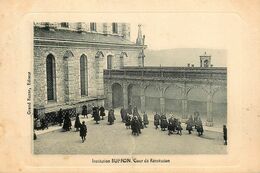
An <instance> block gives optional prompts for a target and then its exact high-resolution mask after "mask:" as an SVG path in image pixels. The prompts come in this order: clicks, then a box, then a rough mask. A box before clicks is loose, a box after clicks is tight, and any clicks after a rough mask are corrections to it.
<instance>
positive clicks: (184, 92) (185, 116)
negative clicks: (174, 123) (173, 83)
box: [181, 85, 188, 122]
mask: <svg viewBox="0 0 260 173" xmlns="http://www.w3.org/2000/svg"><path fill="white" fill-rule="evenodd" d="M181 118H182V121H183V122H186V120H187V119H188V96H187V90H186V85H185V86H184V88H183V89H182V116H181Z"/></svg>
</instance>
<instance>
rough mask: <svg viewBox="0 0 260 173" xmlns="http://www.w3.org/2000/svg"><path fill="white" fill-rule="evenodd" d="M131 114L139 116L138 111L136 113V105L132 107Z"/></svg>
mask: <svg viewBox="0 0 260 173" xmlns="http://www.w3.org/2000/svg"><path fill="white" fill-rule="evenodd" d="M133 116H140V115H139V113H138V109H137V107H136V106H135V107H134V109H133Z"/></svg>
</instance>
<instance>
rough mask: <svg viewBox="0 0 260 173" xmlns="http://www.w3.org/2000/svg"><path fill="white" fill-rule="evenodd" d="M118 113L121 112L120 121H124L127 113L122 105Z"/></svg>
mask: <svg viewBox="0 0 260 173" xmlns="http://www.w3.org/2000/svg"><path fill="white" fill-rule="evenodd" d="M120 114H121V119H122V122H123V123H125V121H126V116H127V115H126V114H127V111H126V110H125V108H124V107H122V109H121V110H120Z"/></svg>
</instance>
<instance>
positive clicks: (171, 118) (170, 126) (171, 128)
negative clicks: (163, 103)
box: [168, 115, 175, 135]
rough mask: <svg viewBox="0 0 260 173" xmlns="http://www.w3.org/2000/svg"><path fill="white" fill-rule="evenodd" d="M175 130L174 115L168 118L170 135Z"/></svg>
mask: <svg viewBox="0 0 260 173" xmlns="http://www.w3.org/2000/svg"><path fill="white" fill-rule="evenodd" d="M174 130H175V129H174V117H173V115H172V116H171V117H170V118H169V120H168V135H171V134H173V131H174Z"/></svg>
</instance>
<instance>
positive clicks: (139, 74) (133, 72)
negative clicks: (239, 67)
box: [104, 67, 227, 80]
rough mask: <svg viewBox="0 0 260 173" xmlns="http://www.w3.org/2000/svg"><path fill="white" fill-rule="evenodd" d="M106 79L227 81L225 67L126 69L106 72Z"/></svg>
mask: <svg viewBox="0 0 260 173" xmlns="http://www.w3.org/2000/svg"><path fill="white" fill-rule="evenodd" d="M104 77H105V78H136V79H138V78H141V79H151V78H157V79H215V80H227V68H225V67H210V68H203V67H163V68H162V67H145V68H143V67H135V68H134V67H125V68H123V69H117V70H115V69H111V70H104Z"/></svg>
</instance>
